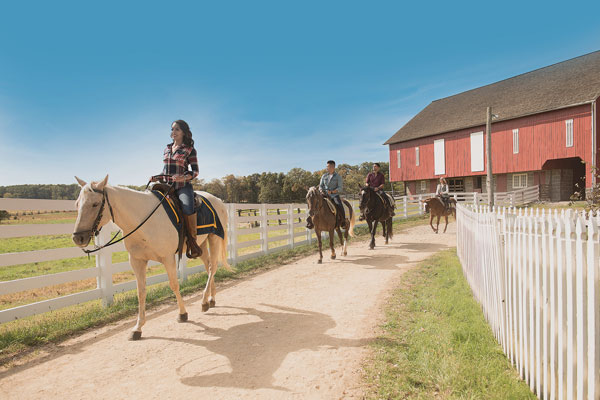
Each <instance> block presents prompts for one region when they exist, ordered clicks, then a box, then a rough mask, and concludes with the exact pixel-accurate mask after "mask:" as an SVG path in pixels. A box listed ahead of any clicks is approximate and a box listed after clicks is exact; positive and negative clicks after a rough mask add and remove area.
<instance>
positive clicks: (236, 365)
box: [145, 304, 370, 391]
mask: <svg viewBox="0 0 600 400" xmlns="http://www.w3.org/2000/svg"><path fill="white" fill-rule="evenodd" d="M264 306H267V307H269V308H271V309H274V310H276V311H264V310H257V309H255V308H247V307H236V308H235V309H237V310H241V311H242V312H241V313H238V314H211V315H212V316H216V317H228V318H231V317H232V316H235V315H248V316H254V317H258V321H253V322H248V323H243V324H239V325H235V326H232V327H230V328H227V329H222V328H215V327H209V326H207V325H205V324H203V323H202V322H193V321H189V322H188V323H192V324H194V325H196V326H198V327H199V328H201V329H202V332H203V333H204V334H205V335H209V336H211V338H210V339H208V340H206V339H203V340H197V339H183V338H173V337H162V336H148V337H145V340H166V341H173V342H179V343H185V344H189V345H192V346H198V347H202V348H204V349H206V350H207V351H208V352H210V353H212V355H206V354H203V355H202V356H200V357H197V358H194V359H193V360H190V361H187V362H186V363H184V364H183V365H181V366H180V367H178V368H177V373H178V375H179V376H180V381H181V382H182V383H183V384H184V385H188V386H194V387H206V386H218V387H228V388H230V387H235V388H242V389H259V388H264V389H275V390H281V391H290V389H288V388H285V387H282V386H278V385H275V384H274V383H273V381H274V377H273V375H274V374H275V372H276V371H277V370H278V369H279V367H280V366H281V364H282V363H283V362H284V360H285V358H286V357H287V356H288V354H290V353H293V352H298V351H306V350H308V351H317V350H319V349H321V348H323V347H328V348H331V349H337V348H339V347H363V346H365V345H367V344H368V343H369V342H370V340H367V339H357V340H355V339H340V338H335V337H332V336H329V335H327V334H326V332H327V331H328V330H329V329H332V328H334V327H335V326H336V323H335V321H334V320H333V319H332V318H331V317H330V316H328V315H326V314H322V313H318V312H314V311H307V310H300V309H296V308H291V307H282V306H276V305H268V304H264ZM190 351H193V350H190ZM213 355H217V358H218V356H221V357H222V361H219V362H218V363H217V364H218V365H212V366H211V365H207V360H206V358H207V357H211V358H213V359H214V356H213ZM223 370H228V372H223Z"/></svg>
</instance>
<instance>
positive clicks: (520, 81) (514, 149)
mask: <svg viewBox="0 0 600 400" xmlns="http://www.w3.org/2000/svg"><path fill="white" fill-rule="evenodd" d="M599 98H600V51H597V52H594V53H590V54H587V55H584V56H581V57H577V58H574V59H571V60H568V61H564V62H561V63H558V64H554V65H551V66H548V67H545V68H541V69H537V70H535V71H531V72H528V73H525V74H522V75H518V76H515V77H513V78H509V79H506V80H503V81H500V82H496V83H493V84H491V85H487V86H483V87H480V88H477V89H473V90H469V91H466V92H463V93H459V94H457V95H454V96H450V97H446V98H443V99H439V100H436V101H433V102H432V103H431V104H429V105H428V106H427V107H426V108H425V109H423V110H422V111H421V112H420V113H418V114H417V115H416V116H415V117H414V118H412V119H411V120H410V121H409V122H408V123H406V125H404V126H403V127H402V128H400V130H398V132H396V133H395V134H394V136H392V137H391V138H390V139H389V140H388V141H387V142H386V143H385V144H387V145H389V150H390V179H391V180H392V181H393V182H399V181H403V182H404V183H405V186H406V188H407V191H410V192H411V193H413V194H415V193H427V192H433V191H435V188H436V185H437V183H438V180H439V178H440V177H442V176H443V177H446V178H447V180H448V183H449V184H450V189H451V191H457V192H460V191H467V192H472V191H483V192H485V191H486V186H485V185H486V173H487V171H486V167H487V163H486V140H485V126H486V108H487V107H488V106H490V107H492V112H493V113H494V114H497V117H496V118H495V119H494V121H493V123H492V129H491V130H492V171H493V175H494V180H493V182H494V187H495V190H496V191H499V192H505V191H512V190H513V189H517V188H523V187H527V186H533V185H540V189H541V196H542V198H543V199H544V198H545V199H548V200H552V201H558V200H568V199H569V197H570V195H571V194H572V193H573V192H574V190H575V184H576V183H580V184H581V185H584V186H585V187H587V188H589V187H591V186H592V184H593V181H594V180H595V177H594V176H593V174H592V167H593V166H596V165H598V153H599V152H598V143H599V140H598V136H597V131H596V126H597V124H596V121H597V107H596V104H597V102H598V100H599Z"/></svg>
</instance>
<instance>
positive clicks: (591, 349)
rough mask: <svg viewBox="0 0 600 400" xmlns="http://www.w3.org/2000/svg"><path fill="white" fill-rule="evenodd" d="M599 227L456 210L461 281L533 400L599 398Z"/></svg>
mask: <svg viewBox="0 0 600 400" xmlns="http://www.w3.org/2000/svg"><path fill="white" fill-rule="evenodd" d="M599 223H600V216H594V215H592V214H591V213H590V214H586V213H583V212H574V211H573V210H567V211H565V210H562V211H560V213H559V212H558V211H557V210H556V209H555V210H554V211H553V212H549V211H546V210H542V211H540V209H536V210H535V211H534V210H533V209H525V210H523V209H519V210H518V211H517V210H515V209H514V208H504V207H496V208H495V209H494V210H493V211H491V210H489V207H473V206H462V205H460V206H459V207H458V210H457V242H458V255H459V258H460V261H461V263H462V266H463V271H464V274H465V276H466V278H467V280H468V282H469V284H470V286H471V288H472V290H473V294H474V296H475V298H476V299H477V300H478V301H479V303H480V304H481V306H482V308H483V311H484V315H485V317H486V319H487V321H488V323H489V324H490V326H491V328H492V330H493V332H494V335H495V336H496V338H497V340H498V342H499V343H500V344H501V345H502V348H503V350H504V352H505V354H506V355H507V357H508V358H509V359H510V360H511V362H512V363H513V364H514V365H515V366H516V368H517V370H518V371H519V374H520V375H521V378H523V379H524V380H526V381H527V382H528V384H529V387H530V388H531V390H532V391H533V392H535V393H536V394H537V396H538V397H539V398H544V399H589V400H592V399H599V398H600V343H599V341H600V304H599V300H600V292H599V290H600V287H599V284H600V239H599V235H598V225H599Z"/></svg>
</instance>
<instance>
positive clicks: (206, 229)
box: [195, 193, 225, 239]
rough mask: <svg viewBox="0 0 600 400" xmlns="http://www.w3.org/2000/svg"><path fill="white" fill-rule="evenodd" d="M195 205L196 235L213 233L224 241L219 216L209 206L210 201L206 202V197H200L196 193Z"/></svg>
mask: <svg viewBox="0 0 600 400" xmlns="http://www.w3.org/2000/svg"><path fill="white" fill-rule="evenodd" d="M195 204H196V208H195V211H196V219H197V222H196V224H197V225H198V227H197V228H198V235H207V234H209V233H214V234H215V235H217V236H219V237H220V238H221V239H224V238H225V231H224V230H223V225H221V220H220V219H219V215H218V214H217V212H216V211H215V208H214V207H213V205H212V204H210V201H208V199H207V198H206V197H204V196H200V195H199V194H198V193H196V202H195Z"/></svg>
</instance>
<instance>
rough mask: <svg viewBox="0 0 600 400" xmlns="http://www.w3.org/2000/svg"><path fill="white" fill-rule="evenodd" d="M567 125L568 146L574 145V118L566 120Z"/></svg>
mask: <svg viewBox="0 0 600 400" xmlns="http://www.w3.org/2000/svg"><path fill="white" fill-rule="evenodd" d="M565 125H566V128H567V129H566V131H567V147H573V120H572V119H568V120H566V121H565Z"/></svg>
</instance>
